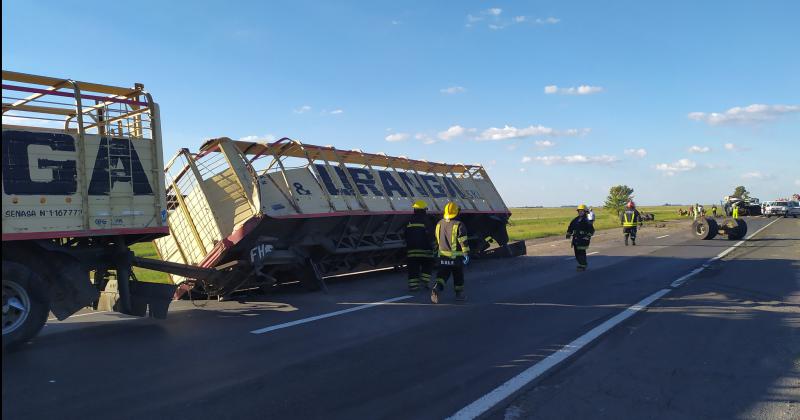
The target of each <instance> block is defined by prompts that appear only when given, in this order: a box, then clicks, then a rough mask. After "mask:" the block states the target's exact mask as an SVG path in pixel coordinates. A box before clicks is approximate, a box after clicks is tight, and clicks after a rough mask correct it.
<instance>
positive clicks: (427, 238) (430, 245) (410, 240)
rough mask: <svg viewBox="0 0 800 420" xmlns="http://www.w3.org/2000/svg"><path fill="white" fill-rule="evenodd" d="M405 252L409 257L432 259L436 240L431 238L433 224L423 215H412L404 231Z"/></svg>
mask: <svg viewBox="0 0 800 420" xmlns="http://www.w3.org/2000/svg"><path fill="white" fill-rule="evenodd" d="M405 237H406V251H407V255H408V256H409V257H433V249H434V244H435V243H436V240H435V239H434V237H433V223H431V221H430V219H428V216H427V215H425V214H416V213H415V214H414V215H413V216H411V220H409V221H408V224H407V225H406V230H405Z"/></svg>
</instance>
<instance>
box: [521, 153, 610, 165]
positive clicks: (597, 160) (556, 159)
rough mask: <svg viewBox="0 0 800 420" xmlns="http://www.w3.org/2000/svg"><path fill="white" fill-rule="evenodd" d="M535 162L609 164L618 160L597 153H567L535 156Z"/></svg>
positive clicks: (551, 163)
mask: <svg viewBox="0 0 800 420" xmlns="http://www.w3.org/2000/svg"><path fill="white" fill-rule="evenodd" d="M533 160H534V161H536V162H537V163H543V164H545V165H560V164H566V165H572V164H600V165H609V164H612V163H616V162H618V161H619V159H617V157H616V156H610V155H599V156H585V155H569V156H536V157H534V158H533Z"/></svg>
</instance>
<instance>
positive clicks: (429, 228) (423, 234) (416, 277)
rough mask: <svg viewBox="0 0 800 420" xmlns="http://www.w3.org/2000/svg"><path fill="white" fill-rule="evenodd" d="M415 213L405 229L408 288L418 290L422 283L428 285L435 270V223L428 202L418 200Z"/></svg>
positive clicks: (414, 207)
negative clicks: (429, 215)
mask: <svg viewBox="0 0 800 420" xmlns="http://www.w3.org/2000/svg"><path fill="white" fill-rule="evenodd" d="M412 208H413V209H414V214H413V215H412V216H411V220H409V221H408V224H407V225H406V231H405V239H406V267H407V268H408V290H409V291H411V292H416V291H417V290H419V288H420V285H423V286H426V287H427V286H428V283H429V282H430V281H431V271H432V270H433V257H434V255H433V254H434V244H435V243H436V240H435V239H434V238H433V223H431V221H430V219H428V204H427V203H426V202H425V201H423V200H417V201H416V202H414V205H413V206H412Z"/></svg>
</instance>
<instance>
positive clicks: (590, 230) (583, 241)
mask: <svg viewBox="0 0 800 420" xmlns="http://www.w3.org/2000/svg"><path fill="white" fill-rule="evenodd" d="M577 210H578V217H576V218H574V219H572V222H570V223H569V227H568V228H567V239H570V238H572V247H573V248H574V249H575V259H576V260H578V271H586V267H587V266H588V265H589V264H588V261H586V250H587V249H589V241H591V239H592V235H594V226H592V224H591V223H589V220H587V219H586V205H585V204H581V205H580V206H578V209H577Z"/></svg>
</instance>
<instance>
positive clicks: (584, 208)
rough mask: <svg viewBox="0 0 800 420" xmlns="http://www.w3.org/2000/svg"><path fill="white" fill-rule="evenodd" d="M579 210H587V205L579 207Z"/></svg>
mask: <svg viewBox="0 0 800 420" xmlns="http://www.w3.org/2000/svg"><path fill="white" fill-rule="evenodd" d="M578 210H586V204H581V205H579V206H578Z"/></svg>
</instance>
